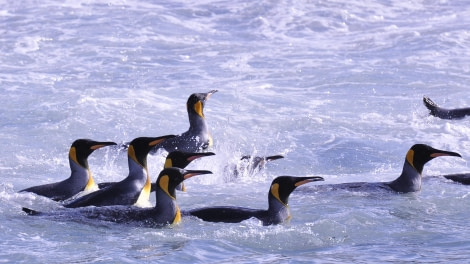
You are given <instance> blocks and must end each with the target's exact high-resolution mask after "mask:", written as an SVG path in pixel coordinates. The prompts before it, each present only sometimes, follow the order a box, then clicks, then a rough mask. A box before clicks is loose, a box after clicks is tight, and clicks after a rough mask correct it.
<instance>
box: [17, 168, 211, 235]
mask: <svg viewBox="0 0 470 264" xmlns="http://www.w3.org/2000/svg"><path fill="white" fill-rule="evenodd" d="M211 173H212V172H210V171H206V170H184V169H180V168H166V169H163V170H162V171H161V172H160V174H159V176H158V178H157V180H156V190H155V195H156V200H157V203H156V205H155V207H153V208H137V207H133V206H106V207H96V208H78V209H74V211H73V212H70V214H71V216H70V217H74V218H76V216H77V213H78V214H79V215H80V216H83V217H86V218H91V219H99V220H103V221H110V222H116V223H122V224H130V223H134V224H138V225H142V226H150V227H159V226H166V225H176V224H178V223H180V222H181V212H180V209H179V207H178V204H177V203H176V193H175V188H176V186H178V185H179V184H181V183H182V182H183V181H184V180H186V179H189V178H191V177H193V176H197V175H202V174H211ZM69 210H70V209H69ZM76 210H78V212H77V211H76ZM23 211H24V212H26V213H27V214H29V215H43V216H57V217H61V219H63V218H64V217H66V215H67V212H66V211H63V210H61V211H58V212H51V213H42V212H38V211H35V210H31V209H28V208H23Z"/></svg>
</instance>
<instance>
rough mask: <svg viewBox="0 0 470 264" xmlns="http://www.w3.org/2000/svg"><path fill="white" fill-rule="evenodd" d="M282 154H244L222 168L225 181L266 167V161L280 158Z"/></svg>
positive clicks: (251, 173)
mask: <svg viewBox="0 0 470 264" xmlns="http://www.w3.org/2000/svg"><path fill="white" fill-rule="evenodd" d="M282 158H284V156H282V155H273V156H265V157H261V156H254V157H252V156H251V155H245V156H243V157H242V158H241V159H240V160H239V162H238V163H237V164H231V165H228V166H227V167H225V168H224V171H225V173H224V179H225V181H227V182H230V181H233V180H235V179H237V178H239V176H240V175H242V176H243V175H249V176H252V175H253V174H255V173H257V172H259V171H260V170H262V169H264V168H265V167H266V163H268V162H269V161H273V160H277V159H282Z"/></svg>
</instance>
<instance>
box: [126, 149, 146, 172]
mask: <svg viewBox="0 0 470 264" xmlns="http://www.w3.org/2000/svg"><path fill="white" fill-rule="evenodd" d="M127 155H128V156H129V157H130V158H131V159H132V160H133V161H135V163H137V164H139V165H140V166H142V167H144V168H146V165H147V164H145V163H146V161H145V160H143V161H142V162H140V161H139V159H138V158H137V156H136V155H135V150H134V146H132V145H130V146H129V149H128V150H127Z"/></svg>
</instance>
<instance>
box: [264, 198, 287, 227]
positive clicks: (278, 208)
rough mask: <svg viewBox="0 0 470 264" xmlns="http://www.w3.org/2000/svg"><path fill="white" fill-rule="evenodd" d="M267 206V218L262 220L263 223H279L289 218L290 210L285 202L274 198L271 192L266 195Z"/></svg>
mask: <svg viewBox="0 0 470 264" xmlns="http://www.w3.org/2000/svg"><path fill="white" fill-rule="evenodd" d="M268 200H269V207H268V211H267V217H268V219H267V220H264V221H263V222H264V223H263V224H264V225H271V224H279V223H282V222H284V221H286V220H288V219H290V217H291V215H290V210H289V206H288V205H287V203H283V202H281V201H279V200H278V199H277V198H275V197H274V196H273V195H272V194H271V193H270V194H269V197H268Z"/></svg>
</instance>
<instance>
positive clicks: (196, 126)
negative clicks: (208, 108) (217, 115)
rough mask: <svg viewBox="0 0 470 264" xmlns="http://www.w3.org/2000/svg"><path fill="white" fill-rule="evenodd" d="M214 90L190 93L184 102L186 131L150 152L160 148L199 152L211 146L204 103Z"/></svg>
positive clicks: (169, 150) (170, 150) (152, 152)
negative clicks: (186, 115)
mask: <svg viewBox="0 0 470 264" xmlns="http://www.w3.org/2000/svg"><path fill="white" fill-rule="evenodd" d="M216 92H217V90H212V91H210V92H208V93H194V94H191V96H189V98H188V101H187V103H186V108H187V111H188V118H189V129H188V131H186V132H184V133H183V134H181V135H178V136H176V137H175V138H173V139H169V140H166V141H165V142H163V143H161V144H159V145H157V146H155V148H153V149H152V151H151V152H150V154H155V153H156V152H157V151H158V149H160V148H164V149H165V150H166V151H168V152H172V151H175V150H180V151H184V152H200V151H203V150H205V149H207V148H208V147H210V146H212V136H211V135H210V133H209V128H208V126H207V123H206V119H205V117H204V105H205V103H206V101H207V99H209V97H210V96H211V95H212V94H214V93H216Z"/></svg>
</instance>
